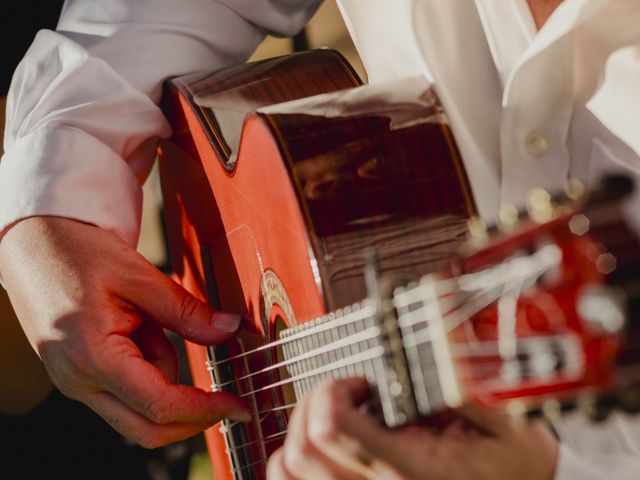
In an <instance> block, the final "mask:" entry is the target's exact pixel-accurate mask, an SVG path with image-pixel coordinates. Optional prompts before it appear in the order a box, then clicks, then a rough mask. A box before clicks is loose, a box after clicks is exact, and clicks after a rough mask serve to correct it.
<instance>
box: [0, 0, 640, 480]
mask: <svg viewBox="0 0 640 480" xmlns="http://www.w3.org/2000/svg"><path fill="white" fill-rule="evenodd" d="M318 5H319V1H317V0H260V1H259V2H256V1H252V0H181V1H180V2H176V1H175V0H109V1H108V2H107V1H103V2H95V1H92V0H67V2H66V4H65V7H64V10H63V14H62V18H61V20H60V23H59V26H58V31H57V32H50V31H43V32H40V33H39V34H38V36H37V37H36V39H35V41H34V43H33V45H32V47H31V49H30V50H29V52H28V54H27V56H26V57H25V59H24V60H23V62H22V63H21V64H20V66H19V67H18V70H17V71H16V74H15V76H14V80H13V83H12V87H11V91H10V93H9V99H8V104H7V123H6V132H5V155H4V156H3V158H2V161H0V232H1V231H3V230H5V229H6V227H7V226H8V225H10V224H11V223H13V222H15V221H17V220H19V219H21V218H24V217H28V216H32V215H59V216H66V217H70V218H75V219H78V220H81V221H85V222H89V223H93V224H96V225H99V226H101V227H102V228H105V229H108V230H111V231H114V232H116V233H117V234H118V235H120V236H121V237H122V238H123V239H124V240H125V241H127V242H128V243H129V244H130V245H132V246H133V245H135V244H136V241H137V237H138V232H139V222H140V220H139V219H140V208H141V189H140V184H141V182H142V180H143V179H144V178H145V176H146V174H147V172H148V171H149V168H150V166H151V163H152V161H153V143H152V141H148V140H149V139H153V138H154V137H157V136H168V135H169V133H170V127H169V125H168V124H167V122H166V120H165V118H164V117H163V115H162V113H161V111H160V110H159V109H158V108H157V106H156V105H155V104H156V103H157V102H158V100H159V98H160V95H161V83H162V80H163V79H164V78H167V77H169V76H174V75H181V74H185V73H189V72H193V71H200V70H202V69H206V70H212V69H215V68H218V67H223V66H225V65H229V64H233V63H238V62H242V61H244V60H245V59H246V58H247V57H248V56H249V54H250V53H251V52H252V51H253V49H254V48H255V47H256V46H257V45H258V44H259V43H260V41H261V40H262V38H263V35H264V33H265V32H271V33H275V34H281V35H288V34H291V33H293V32H295V31H297V30H298V29H299V28H301V27H302V25H304V23H305V22H306V21H307V19H308V18H309V17H310V16H311V15H312V14H313V12H314V11H315V9H316V8H317V7H318ZM339 5H340V7H341V10H342V13H343V16H344V17H345V21H346V23H347V26H348V28H349V31H350V33H351V35H352V37H353V39H354V43H355V44H356V47H357V48H358V51H359V53H360V56H361V58H362V60H363V63H364V65H365V68H366V69H367V73H368V75H369V80H370V82H380V81H384V80H393V79H400V78H404V77H408V76H412V75H417V74H421V75H425V76H426V77H427V78H428V79H429V80H431V81H433V82H434V83H435V85H436V88H437V89H438V92H439V94H440V97H441V100H442V102H443V104H444V106H445V108H446V110H447V112H448V115H449V118H450V121H451V125H452V129H453V131H454V133H455V136H456V139H457V142H458V145H459V147H460V150H461V152H462V155H463V158H464V161H465V165H466V168H467V173H468V175H469V178H470V180H471V184H472V188H473V190H474V195H475V199H476V203H477V205H478V208H479V210H480V213H481V214H482V215H483V216H485V217H488V218H491V217H492V216H493V215H495V212H496V210H497V208H498V206H499V204H500V202H512V203H521V202H522V200H523V198H524V196H525V194H526V192H527V191H528V190H529V189H530V188H533V187H544V188H548V189H551V190H557V189H559V188H561V187H562V186H563V185H564V183H565V181H566V179H567V178H568V177H570V176H572V177H578V178H580V179H582V180H585V181H587V182H589V181H591V180H593V179H594V178H595V177H596V176H597V175H598V174H599V173H600V172H602V171H605V170H610V169H616V170H624V171H626V172H627V173H631V174H633V175H638V172H639V171H640V28H639V27H638V25H640V0H565V1H564V2H563V3H562V4H561V5H560V7H558V9H557V10H556V11H555V12H554V13H553V15H552V16H551V18H550V19H549V20H548V22H547V23H546V24H545V25H544V27H543V28H542V29H541V30H540V31H539V32H536V29H535V26H534V25H533V20H532V18H531V13H530V11H529V9H528V6H527V4H526V0H475V2H474V0H446V1H445V0H393V1H391V0H341V1H339ZM639 178H640V177H639ZM633 205H635V206H636V208H635V209H633ZM639 205H640V200H638V199H636V201H635V202H634V203H633V204H631V207H630V210H633V211H631V213H632V215H633V213H634V212H635V216H633V217H634V219H638V218H639V217H640V214H639V213H638V212H640V208H638V206H639ZM637 225H638V226H640V220H638V223H637ZM620 418H622V417H620V416H616V417H614V419H613V420H612V421H610V422H608V423H607V424H606V425H605V426H603V427H600V428H593V427H591V426H588V425H585V424H583V423H582V422H581V421H580V420H579V419H577V418H576V419H572V420H570V421H567V422H564V424H563V425H562V426H561V428H560V433H561V436H562V438H563V446H562V448H561V453H560V459H559V465H558V469H557V474H556V478H557V480H569V479H580V480H583V479H584V480H596V479H598V480H599V479H605V478H607V479H609V478H615V479H616V480H619V479H620V480H622V479H632V478H640V456H638V453H640V425H638V422H635V421H631V420H629V419H625V420H624V421H621V420H620ZM585 432H586V433H585ZM585 438H588V439H589V441H587V442H585V441H584V439H585ZM612 439H617V440H612ZM614 447H615V448H614ZM612 449H613V450H614V452H615V454H616V455H617V456H612V455H605V453H609V452H611V450H612ZM576 452H577V453H576ZM625 454H626V455H625Z"/></svg>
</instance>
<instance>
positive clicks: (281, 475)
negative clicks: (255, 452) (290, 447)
mask: <svg viewBox="0 0 640 480" xmlns="http://www.w3.org/2000/svg"><path fill="white" fill-rule="evenodd" d="M267 480H297V479H296V477H294V476H293V475H291V474H290V473H289V472H288V471H287V469H286V467H285V465H284V450H283V449H282V447H281V448H279V449H278V450H276V451H275V452H274V453H273V455H271V457H269V463H268V464H267Z"/></svg>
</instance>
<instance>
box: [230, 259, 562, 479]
mask: <svg viewBox="0 0 640 480" xmlns="http://www.w3.org/2000/svg"><path fill="white" fill-rule="evenodd" d="M543 270H544V269H542V270H541V272H542V271H543ZM540 274H541V273H540ZM513 283H520V282H512V284H513ZM505 290H510V289H509V288H504V289H503V293H502V295H504V291H505ZM424 308H425V306H423V307H421V308H420V309H419V310H421V309H424ZM423 321H424V320H423ZM414 323H415V322H414ZM425 323H426V322H425ZM427 330H428V328H424V329H422V330H420V331H417V332H413V333H414V334H416V337H417V338H419V337H418V335H419V334H423V336H424V334H425V333H426V331H427ZM368 338H370V337H367V338H363V339H356V340H355V341H353V342H350V343H348V344H346V345H351V344H353V343H358V342H359V341H364V340H366V339H368ZM535 340H537V339H536V338H529V339H520V342H531V341H535ZM547 340H548V338H547ZM334 343H335V342H334ZM415 343H416V344H418V342H415ZM423 343H424V342H423ZM493 344H494V345H497V342H493ZM462 345H464V344H459V345H457V347H458V350H460V347H462ZM329 346H330V345H329ZM334 346H335V345H334ZM344 346H345V345H341V347H344ZM486 346H487V344H485V345H484V347H485V348H484V352H483V354H484V355H490V354H491V353H490V352H489V351H488V350H487V348H486ZM467 348H468V347H467ZM454 349H455V346H454ZM324 350H327V349H326V346H325V348H324ZM492 350H494V351H496V352H497V351H498V349H497V348H494V349H492ZM315 353H316V354H319V353H320V352H315ZM498 354H499V352H498ZM473 355H475V356H477V355H478V352H475V351H474V352H473ZM465 356H467V355H466V354H465ZM306 357H308V355H307V356H305V357H304V358H306ZM358 357H362V355H355V356H351V357H348V358H347V359H345V361H342V362H335V363H334V364H330V365H329V366H328V367H332V368H331V370H335V369H339V368H343V367H344V366H346V365H352V364H354V363H362V358H358ZM304 358H299V359H298V360H302V359H304ZM349 359H353V360H354V361H353V362H348V361H347V360H349ZM294 361H295V360H294ZM502 364H503V362H502V361H492V362H483V364H482V366H481V368H480V367H479V366H478V365H474V368H473V369H472V370H473V371H472V372H470V373H468V374H466V375H463V376H462V377H461V379H465V378H467V379H472V378H474V377H475V378H480V379H481V380H484V381H486V379H485V378H484V377H485V376H486V375H482V371H485V372H486V371H490V372H493V371H496V370H497V369H499V367H500V365H502ZM565 367H566V362H565ZM326 371H327V369H326V368H320V369H315V370H312V371H311V372H307V374H306V375H303V377H309V376H317V375H321V374H322V373H324V372H326ZM280 383H281V382H280ZM275 386H277V385H272V386H271V388H274V387H275ZM266 388H269V387H266ZM264 389H265V388H263V389H260V390H264ZM253 393H256V392H249V393H247V395H249V394H253ZM295 405H296V404H289V405H284V406H278V407H275V408H273V409H267V410H263V411H261V412H258V414H257V415H258V421H259V422H263V421H264V420H265V419H266V418H267V417H268V416H269V415H271V414H272V413H273V412H276V411H283V410H289V409H292V408H293V407H294V406H295ZM262 413H264V415H261V414H262ZM286 431H287V430H286V429H285V430H283V431H280V432H277V433H276V434H272V435H270V436H269V437H266V438H268V440H266V439H258V440H256V441H253V442H248V443H246V444H243V445H239V446H235V447H232V450H238V449H240V448H244V447H247V446H249V445H250V444H254V443H259V442H260V443H262V444H265V443H269V442H272V441H275V440H278V439H279V438H280V437H282V436H284V435H285V433H286ZM264 463H265V461H264V460H260V461H257V462H254V463H252V464H249V465H245V466H243V467H240V468H239V470H242V469H246V468H251V467H253V466H256V465H259V464H264ZM237 470H238V469H236V471H237Z"/></svg>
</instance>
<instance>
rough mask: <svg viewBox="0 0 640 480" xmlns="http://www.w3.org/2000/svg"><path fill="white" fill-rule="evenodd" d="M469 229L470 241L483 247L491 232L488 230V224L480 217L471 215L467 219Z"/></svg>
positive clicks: (477, 246) (473, 244)
mask: <svg viewBox="0 0 640 480" xmlns="http://www.w3.org/2000/svg"><path fill="white" fill-rule="evenodd" d="M467 228H468V229H469V243H470V244H471V245H472V246H473V247H476V248H481V247H483V246H484V245H486V244H487V242H488V240H489V233H488V232H487V224H486V223H485V222H484V220H482V219H481V218H480V217H471V218H470V219H469V220H468V221H467Z"/></svg>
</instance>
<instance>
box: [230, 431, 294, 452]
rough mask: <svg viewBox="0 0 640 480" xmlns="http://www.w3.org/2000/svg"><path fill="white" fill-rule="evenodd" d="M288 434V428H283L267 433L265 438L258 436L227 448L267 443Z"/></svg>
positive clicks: (237, 448)
mask: <svg viewBox="0 0 640 480" xmlns="http://www.w3.org/2000/svg"><path fill="white" fill-rule="evenodd" d="M286 434H287V430H281V431H279V432H277V433H272V434H271V435H267V436H266V437H264V438H258V439H256V440H251V441H250V442H245V443H241V444H240V445H235V446H233V447H229V448H227V450H228V451H232V450H233V451H236V450H240V449H241V448H247V447H250V446H252V445H256V444H257V443H262V444H267V443H271V442H275V441H276V440H280V439H281V438H282V437H283V436H284V435H286Z"/></svg>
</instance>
